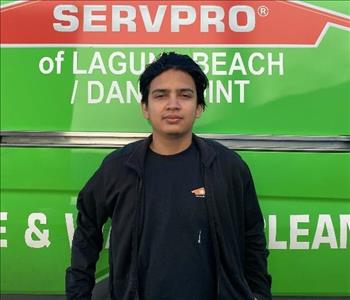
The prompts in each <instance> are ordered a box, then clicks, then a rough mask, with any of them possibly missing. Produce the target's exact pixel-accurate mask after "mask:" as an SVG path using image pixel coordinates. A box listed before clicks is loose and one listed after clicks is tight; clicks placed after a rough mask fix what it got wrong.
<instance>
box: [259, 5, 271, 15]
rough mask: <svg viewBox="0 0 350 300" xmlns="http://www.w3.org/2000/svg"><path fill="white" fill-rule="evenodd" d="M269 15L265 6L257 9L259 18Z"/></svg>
mask: <svg viewBox="0 0 350 300" xmlns="http://www.w3.org/2000/svg"><path fill="white" fill-rule="evenodd" d="M268 14H269V8H268V7H267V6H265V5H261V6H259V7H258V15H259V16H260V17H266V16H268Z"/></svg>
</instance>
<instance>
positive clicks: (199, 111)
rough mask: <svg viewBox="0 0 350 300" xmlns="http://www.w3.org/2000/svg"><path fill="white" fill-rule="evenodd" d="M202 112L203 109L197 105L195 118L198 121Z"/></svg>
mask: <svg viewBox="0 0 350 300" xmlns="http://www.w3.org/2000/svg"><path fill="white" fill-rule="evenodd" d="M202 112H203V107H202V105H199V104H198V105H197V108H196V118H197V119H198V118H199V117H200V116H201V115H202Z"/></svg>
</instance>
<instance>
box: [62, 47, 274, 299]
mask: <svg viewBox="0 0 350 300" xmlns="http://www.w3.org/2000/svg"><path fill="white" fill-rule="evenodd" d="M207 84H208V79H207V77H206V76H205V74H204V73H203V72H202V70H201V69H200V67H199V66H198V65H197V64H196V63H195V62H194V61H193V60H192V59H191V58H190V57H189V56H187V55H180V54H176V53H163V54H162V55H161V56H160V58H158V59H157V60H156V61H155V62H153V63H152V64H150V65H149V66H148V67H147V68H146V70H145V71H144V73H143V74H142V75H141V77H140V91H141V94H142V111H143V114H144V117H145V118H146V119H147V120H148V121H149V122H150V124H151V126H152V135H151V136H150V137H149V138H147V139H145V140H142V141H139V142H136V143H132V144H129V145H128V146H126V147H124V148H123V149H122V150H120V151H118V152H113V153H112V154H110V155H109V156H108V157H107V158H106V159H105V160H104V162H103V163H102V166H101V167H100V168H99V170H98V171H97V172H96V173H95V175H94V176H93V177H92V178H91V179H90V181H89V182H88V183H87V185H86V186H85V187H84V188H83V190H82V191H81V192H80V194H79V197H78V203H77V207H78V211H79V213H78V219H77V229H76V231H75V234H74V239H73V245H72V264H71V267H70V268H68V269H67V275H66V290H67V296H68V299H90V297H91V291H92V289H93V286H94V272H95V264H96V261H97V259H98V255H99V252H100V250H101V249H102V242H103V240H102V239H103V238H102V226H103V225H104V223H105V222H106V220H107V218H111V219H112V230H111V236H110V247H109V251H110V253H109V261H110V274H109V280H110V294H111V298H112V299H117V300H119V299H120V300H122V299H123V300H124V299H141V300H161V299H167V300H175V299H181V300H187V299H188V300H190V299H191V300H193V299H198V300H212V299H225V300H226V299H227V300H228V299H230V300H231V299H238V300H240V299H254V298H256V299H259V300H265V299H271V291H270V288H271V277H270V276H269V275H268V273H267V254H268V252H267V250H266V241H265V235H264V230H263V228H264V226H263V218H262V214H261V211H260V208H259V204H258V201H257V197H256V193H255V189H254V184H253V181H252V177H251V175H250V172H249V169H248V167H247V165H246V164H245V163H244V162H243V161H242V159H241V158H240V157H239V156H238V155H237V154H236V153H234V152H233V151H232V150H229V149H227V148H225V147H224V146H222V145H220V144H218V143H216V142H214V141H210V140H206V139H202V138H199V137H197V136H196V135H194V134H193V133H192V127H193V124H194V121H195V119H196V118H199V117H200V115H201V113H202V112H203V110H204V108H205V101H204V91H205V89H206V87H207Z"/></svg>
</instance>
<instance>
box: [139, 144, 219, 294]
mask: <svg viewBox="0 0 350 300" xmlns="http://www.w3.org/2000/svg"><path fill="white" fill-rule="evenodd" d="M145 166H146V167H145V177H144V188H145V198H144V203H143V205H144V206H143V209H144V212H143V213H144V222H143V228H142V234H141V238H140V248H139V282H140V296H141V299H142V300H175V299H176V300H178V299H181V300H187V299H188V300H190V299H191V300H197V299H198V300H212V299H214V298H215V297H214V290H215V288H214V287H215V279H214V278H215V258H214V254H213V248H212V242H211V239H210V233H209V220H208V213H207V206H206V203H205V201H206V198H205V193H204V188H203V180H202V177H201V164H200V157H199V152H198V150H197V149H196V147H195V145H193V144H192V145H191V146H190V147H189V148H188V149H186V150H185V151H183V152H181V153H179V154H175V155H160V154H157V153H154V152H153V151H152V150H149V151H148V153H147V157H146V163H145Z"/></svg>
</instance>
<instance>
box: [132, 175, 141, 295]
mask: <svg viewBox="0 0 350 300" xmlns="http://www.w3.org/2000/svg"><path fill="white" fill-rule="evenodd" d="M142 187H143V178H142V177H141V176H139V177H138V182H137V190H136V192H137V199H136V203H135V224H134V226H135V227H134V232H133V234H134V236H133V247H134V249H133V254H134V255H133V258H132V259H133V263H134V270H133V278H132V280H135V287H134V289H135V300H138V299H139V280H138V253H139V251H138V248H139V229H140V209H141V204H142Z"/></svg>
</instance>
